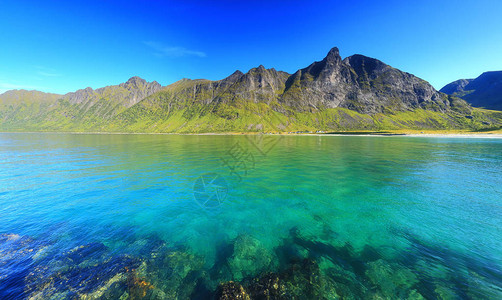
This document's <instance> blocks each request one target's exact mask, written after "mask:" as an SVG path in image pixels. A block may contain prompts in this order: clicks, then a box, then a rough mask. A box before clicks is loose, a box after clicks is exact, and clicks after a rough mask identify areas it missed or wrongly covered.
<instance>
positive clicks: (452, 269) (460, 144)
mask: <svg viewBox="0 0 502 300" xmlns="http://www.w3.org/2000/svg"><path fill="white" fill-rule="evenodd" d="M501 153H502V139H473V138H471V139H468V138H418V137H362V136H282V137H281V136H204V135H199V136H180V135H91V134H28V133H26V134H7V133H3V134H0V234H1V236H0V298H2V299H4V298H6V299H9V298H12V299H16V298H23V297H30V296H37V295H38V296H41V297H42V298H57V297H59V298H63V299H64V298H69V299H71V298H75V297H81V298H85V297H91V295H94V296H95V297H102V298H120V297H126V298H127V297H130V298H134V297H136V298H152V299H162V298H165V299H173V298H178V299H187V298H193V299H207V298H210V297H214V296H215V293H216V291H217V290H219V291H220V292H221V290H222V287H223V285H220V288H218V286H219V284H220V283H224V282H228V281H231V280H233V281H234V282H239V283H240V284H242V285H243V286H244V290H246V293H247V294H250V295H251V296H253V295H258V294H257V293H260V292H256V290H257V289H258V288H257V286H259V287H260V288H261V289H268V293H278V294H279V290H280V293H282V294H281V297H283V298H280V297H279V296H277V297H276V299H290V298H295V297H296V299H302V298H314V297H315V298H319V299H320V298H322V297H325V298H326V299H336V298H344V299H351V298H353V299H357V298H367V299H370V298H371V299H373V298H378V297H381V298H403V299H404V298H410V299H411V298H413V299H420V297H425V298H428V299H435V298H439V299H458V298H473V299H496V298H499V299H500V298H502V238H501V236H502V156H501ZM201 176H202V177H201ZM212 179H216V180H215V181H214V182H213V186H210V181H211V180H212ZM202 183H206V185H205V186H204V185H202ZM307 263H308V266H310V267H308V268H307V267H306V265H305V264H307ZM305 270H307V271H305ZM312 270H314V271H312ZM304 271H305V272H310V273H312V272H314V273H315V280H314V279H312V278H310V277H309V278H310V279H309V280H307V281H308V282H309V284H305V282H304V281H302V280H303V279H302V278H307V277H305V276H313V275H312V274H307V275H305V274H304V273H302V272H304ZM91 274H92V275H91ZM96 274H97V275H96ZM291 274H293V275H291ZM266 276H269V277H267V278H270V276H275V277H274V278H277V280H278V282H279V284H278V285H277V286H278V287H277V286H275V287H274V286H272V287H271V286H268V287H267V286H265V284H261V285H257V282H262V281H263V280H265V279H264V278H265V277H266ZM260 280H261V281H260ZM308 285H310V288H306V286H308ZM83 286H85V288H84V287H83ZM295 287H296V288H295ZM312 289H315V291H313V290H312ZM220 292H218V293H220ZM253 293H254V294H253ZM255 298H256V297H255ZM258 298H259V297H258Z"/></svg>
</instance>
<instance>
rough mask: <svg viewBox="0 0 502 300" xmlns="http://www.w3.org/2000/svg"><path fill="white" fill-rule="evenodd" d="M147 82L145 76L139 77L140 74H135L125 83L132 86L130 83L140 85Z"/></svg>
mask: <svg viewBox="0 0 502 300" xmlns="http://www.w3.org/2000/svg"><path fill="white" fill-rule="evenodd" d="M146 83H147V81H146V80H144V79H143V78H141V77H139V76H133V77H131V78H129V79H128V80H127V81H126V82H125V84H124V85H126V86H130V85H135V86H139V85H145V84H146Z"/></svg>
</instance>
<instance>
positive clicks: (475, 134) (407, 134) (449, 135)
mask: <svg viewBox="0 0 502 300" xmlns="http://www.w3.org/2000/svg"><path fill="white" fill-rule="evenodd" d="M13 133H14V134H23V133H24V134H34V133H38V134H40V133H43V134H77V135H78V134H95V135H130V134H133V135H261V134H263V135H273V136H317V137H319V136H366V137H368V136H371V137H434V138H495V139H500V138H502V131H496V132H459V131H452V132H448V131H438V132H434V131H426V132H424V131H421V132H420V131H416V132H415V131H368V132H362V131H343V132H327V133H287V132H283V133H260V132H205V133H173V132H99V131H98V132H85V131H68V132H65V131H0V134H13Z"/></svg>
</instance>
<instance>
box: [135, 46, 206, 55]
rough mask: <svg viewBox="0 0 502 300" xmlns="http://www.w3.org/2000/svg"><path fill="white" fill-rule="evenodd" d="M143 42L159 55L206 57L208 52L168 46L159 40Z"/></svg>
mask: <svg viewBox="0 0 502 300" xmlns="http://www.w3.org/2000/svg"><path fill="white" fill-rule="evenodd" d="M143 44H145V45H147V46H148V47H150V48H152V49H153V50H154V51H155V52H154V53H155V55H157V56H159V57H183V56H197V57H206V53H204V52H202V51H195V50H189V49H186V48H183V47H168V46H165V45H162V44H160V43H157V42H143Z"/></svg>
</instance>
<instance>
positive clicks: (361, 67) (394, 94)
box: [281, 48, 452, 114]
mask: <svg viewBox="0 0 502 300" xmlns="http://www.w3.org/2000/svg"><path fill="white" fill-rule="evenodd" d="M281 100H282V102H284V103H286V104H288V105H291V106H295V107H298V108H299V109H304V110H310V111H311V110H313V109H314V110H317V109H322V108H335V107H343V108H348V109H351V110H355V111H357V112H360V113H367V114H375V113H383V112H387V111H409V110H414V109H417V108H423V109H429V110H433V111H439V112H446V111H448V110H449V109H451V108H452V103H450V101H449V99H448V97H447V96H445V95H444V94H441V93H439V92H438V91H436V90H435V89H434V88H433V87H432V86H431V85H430V84H429V83H427V82H426V81H424V80H422V79H420V78H418V77H416V76H413V75H411V74H408V73H405V72H402V71H399V70H397V69H395V68H392V67H390V66H388V65H386V64H384V63H383V62H381V61H379V60H377V59H374V58H369V57H366V56H363V55H353V56H350V57H347V58H346V59H344V60H342V59H341V57H340V55H339V52H338V49H337V48H333V49H332V50H331V51H330V52H329V53H328V55H327V56H326V58H324V59H323V60H322V61H320V62H315V63H313V64H311V65H310V66H308V67H307V68H305V69H301V70H299V71H297V72H296V73H295V74H293V75H292V76H291V77H290V78H289V79H288V81H287V83H286V90H285V93H284V95H283V96H282V99H281Z"/></svg>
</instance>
